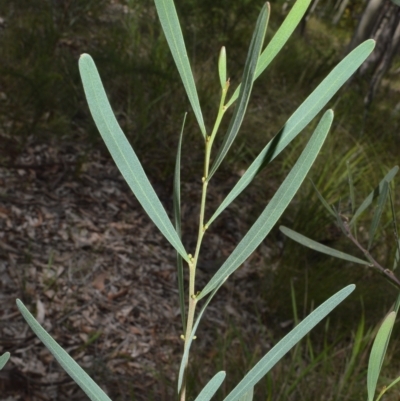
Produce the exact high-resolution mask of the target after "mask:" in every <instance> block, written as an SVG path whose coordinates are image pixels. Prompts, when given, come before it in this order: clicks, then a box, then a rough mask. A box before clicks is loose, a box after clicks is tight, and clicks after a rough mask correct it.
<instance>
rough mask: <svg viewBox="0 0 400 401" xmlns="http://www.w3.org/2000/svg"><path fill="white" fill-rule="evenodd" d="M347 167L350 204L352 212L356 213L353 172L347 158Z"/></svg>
mask: <svg viewBox="0 0 400 401" xmlns="http://www.w3.org/2000/svg"><path fill="white" fill-rule="evenodd" d="M346 167H347V175H348V181H349V193H350V205H351V213H352V214H353V213H354V209H355V205H356V203H355V202H356V201H355V195H354V182H353V175H352V173H351V169H350V163H349V161H348V160H347V162H346Z"/></svg>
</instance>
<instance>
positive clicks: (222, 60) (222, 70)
mask: <svg viewBox="0 0 400 401" xmlns="http://www.w3.org/2000/svg"><path fill="white" fill-rule="evenodd" d="M218 75H219V80H220V82H221V88H222V90H224V88H225V84H226V49H225V46H222V47H221V51H220V53H219V57H218Z"/></svg>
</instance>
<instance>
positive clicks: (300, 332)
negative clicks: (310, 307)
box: [224, 285, 355, 401]
mask: <svg viewBox="0 0 400 401" xmlns="http://www.w3.org/2000/svg"><path fill="white" fill-rule="evenodd" d="M354 288H355V286H354V285H349V286H347V287H345V288H343V289H342V290H341V291H339V292H337V293H336V294H335V295H333V296H332V297H330V298H329V299H328V300H327V301H325V302H324V303H323V304H322V305H320V306H319V307H318V308H317V309H315V310H314V311H313V312H312V313H311V314H310V315H308V316H307V317H306V318H305V319H304V320H303V321H302V322H301V323H299V325H297V326H296V327H295V328H294V329H293V330H292V331H291V332H290V333H289V334H287V335H286V336H285V337H284V338H283V339H282V340H281V341H279V342H278V344H276V345H275V346H274V347H273V348H272V349H271V351H269V352H268V353H267V354H266V355H265V356H264V357H263V358H262V359H261V360H260V361H259V362H258V363H257V364H256V365H255V366H254V367H253V368H252V369H251V370H250V372H248V373H247V374H246V376H245V377H244V378H243V379H242V380H241V382H240V383H239V384H238V385H237V386H236V387H235V388H234V389H233V390H232V391H231V392H230V393H229V394H228V396H227V397H226V398H225V400H224V401H236V400H239V399H240V397H241V396H242V395H243V394H246V392H247V391H249V389H250V388H252V387H254V386H255V385H256V384H257V382H259V381H260V380H261V379H262V378H263V377H264V376H265V375H266V374H267V373H268V372H269V371H270V370H271V369H272V368H273V367H274V366H275V364H276V363H277V362H279V360H280V359H282V357H283V356H284V355H285V354H286V353H287V352H289V351H290V350H291V349H292V348H293V347H294V346H295V345H296V344H297V343H298V342H299V341H300V340H301V339H302V338H303V337H304V336H305V335H306V334H307V333H308V332H309V331H311V330H312V329H313V328H314V327H315V326H316V325H317V324H318V323H319V322H320V321H321V320H322V319H323V318H324V317H325V316H326V315H328V314H329V313H330V312H331V311H332V310H333V309H334V308H336V306H337V305H338V304H339V303H340V302H342V301H343V300H344V299H345V298H346V297H347V296H348V295H350V293H351V292H352V291H353V290H354Z"/></svg>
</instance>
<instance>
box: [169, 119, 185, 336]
mask: <svg viewBox="0 0 400 401" xmlns="http://www.w3.org/2000/svg"><path fill="white" fill-rule="evenodd" d="M186 116H187V113H185V116H184V117H183V123H182V129H181V134H180V135H179V143H178V150H177V152H176V162H175V173H174V191H173V196H172V199H173V204H174V222H175V229H176V232H177V233H178V235H179V238H182V232H181V151H182V137H183V129H184V127H185V121H186ZM176 256H177V261H176V263H177V268H178V292H179V308H180V311H181V318H182V330H183V333H185V332H186V313H185V286H184V281H183V260H182V256H181V255H180V254H179V253H178V252H177V254H176Z"/></svg>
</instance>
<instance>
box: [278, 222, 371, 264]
mask: <svg viewBox="0 0 400 401" xmlns="http://www.w3.org/2000/svg"><path fill="white" fill-rule="evenodd" d="M279 229H280V230H281V231H282V232H283V233H284V234H285V235H286V236H287V237H289V238H291V239H292V240H293V241H296V242H298V243H299V244H301V245H304V246H306V247H307V248H310V249H313V250H314V251H318V252H321V253H325V254H326V255H329V256H333V257H334V258H338V259H344V260H348V261H349V262H353V263H359V264H361V265H367V266H370V265H371V264H370V263H369V262H366V261H365V260H362V259H359V258H356V257H355V256H351V255H348V254H347V253H344V252H340V251H337V250H336V249H333V248H330V247H329V246H325V245H322V244H320V243H319V242H317V241H314V240H312V239H310V238H307V237H305V236H304V235H302V234H299V233H297V232H296V231H293V230H291V229H290V228H287V227H284V226H280V227H279Z"/></svg>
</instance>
